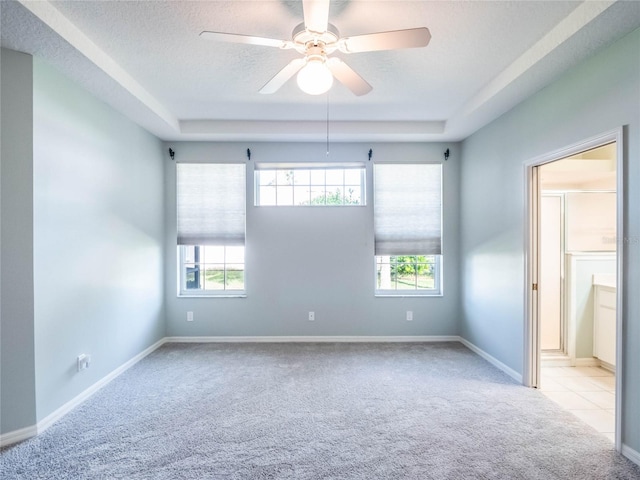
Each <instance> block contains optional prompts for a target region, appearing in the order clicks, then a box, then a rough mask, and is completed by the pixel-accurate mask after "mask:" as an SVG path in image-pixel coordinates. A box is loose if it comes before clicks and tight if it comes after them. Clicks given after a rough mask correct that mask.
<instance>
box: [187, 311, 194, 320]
mask: <svg viewBox="0 0 640 480" xmlns="http://www.w3.org/2000/svg"><path fill="white" fill-rule="evenodd" d="M187 322H193V312H187Z"/></svg>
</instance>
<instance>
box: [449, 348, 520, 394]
mask: <svg viewBox="0 0 640 480" xmlns="http://www.w3.org/2000/svg"><path fill="white" fill-rule="evenodd" d="M460 343H462V344H463V345H464V346H465V347H467V348H468V349H469V350H471V351H472V352H474V353H477V354H478V355H480V356H481V357H482V358H484V359H485V360H486V361H487V362H489V363H490V364H491V365H493V366H494V367H496V368H499V369H500V370H502V371H503V372H504V373H506V374H507V375H509V376H510V377H511V378H513V379H514V380H515V381H516V382H518V383H522V375H521V374H519V373H518V372H516V371H515V370H513V369H512V368H510V367H508V366H507V365H505V364H504V363H502V362H501V361H500V360H498V359H497V358H495V357H493V356H491V355H489V354H488V353H487V352H485V351H484V350H482V349H481V348H479V347H477V346H475V345H474V344H473V343H471V342H470V341H469V340H466V339H464V338H462V337H460Z"/></svg>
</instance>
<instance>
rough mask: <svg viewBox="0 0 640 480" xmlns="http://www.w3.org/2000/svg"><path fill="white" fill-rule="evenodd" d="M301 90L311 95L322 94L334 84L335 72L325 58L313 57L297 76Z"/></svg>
mask: <svg viewBox="0 0 640 480" xmlns="http://www.w3.org/2000/svg"><path fill="white" fill-rule="evenodd" d="M297 81H298V86H299V87H300V90H302V91H303V92H304V93H308V94H309V95H321V94H323V93H325V92H327V91H328V90H329V89H330V88H331V86H332V85H333V74H332V73H331V71H330V70H329V68H328V67H327V65H326V64H325V61H324V58H321V57H311V58H309V59H308V60H307V63H306V64H305V66H304V67H302V68H301V69H300V71H299V72H298V76H297Z"/></svg>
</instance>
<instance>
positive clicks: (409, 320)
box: [407, 310, 413, 322]
mask: <svg viewBox="0 0 640 480" xmlns="http://www.w3.org/2000/svg"><path fill="white" fill-rule="evenodd" d="M411 321H413V311H411V310H407V322H411Z"/></svg>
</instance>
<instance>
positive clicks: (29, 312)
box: [0, 49, 35, 432]
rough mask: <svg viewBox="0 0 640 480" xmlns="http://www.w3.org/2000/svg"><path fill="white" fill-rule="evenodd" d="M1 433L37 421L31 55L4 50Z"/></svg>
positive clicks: (1, 56) (0, 154)
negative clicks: (34, 341) (34, 331)
mask: <svg viewBox="0 0 640 480" xmlns="http://www.w3.org/2000/svg"><path fill="white" fill-rule="evenodd" d="M0 61H1V66H0V71H1V72H2V78H1V79H0V86H1V92H2V93H1V94H0V109H1V117H2V118H1V124H0V125H1V126H2V128H1V131H0V132H1V138H0V144H1V145H2V151H1V152H0V159H1V164H0V170H1V179H2V182H1V187H0V191H1V195H0V197H1V200H0V205H1V214H0V224H1V225H0V226H1V229H2V230H1V231H2V234H1V235H0V237H1V243H2V248H1V249H0V251H1V252H2V255H1V259H0V267H1V268H0V272H1V275H0V282H1V288H0V295H1V297H0V298H1V300H2V301H1V302H0V305H1V308H2V310H1V313H2V314H1V319H2V320H1V322H0V338H1V339H2V340H1V345H0V349H1V350H0V351H1V354H0V432H11V431H14V430H19V429H21V428H26V427H29V426H31V425H33V424H34V423H35V365H34V358H33V355H34V344H33V154H32V152H33V136H32V129H31V125H32V121H33V101H32V94H31V90H32V76H33V75H32V70H33V69H32V64H31V56H29V55H25V54H23V53H18V52H14V51H11V50H5V49H2V50H1V51H0Z"/></svg>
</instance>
